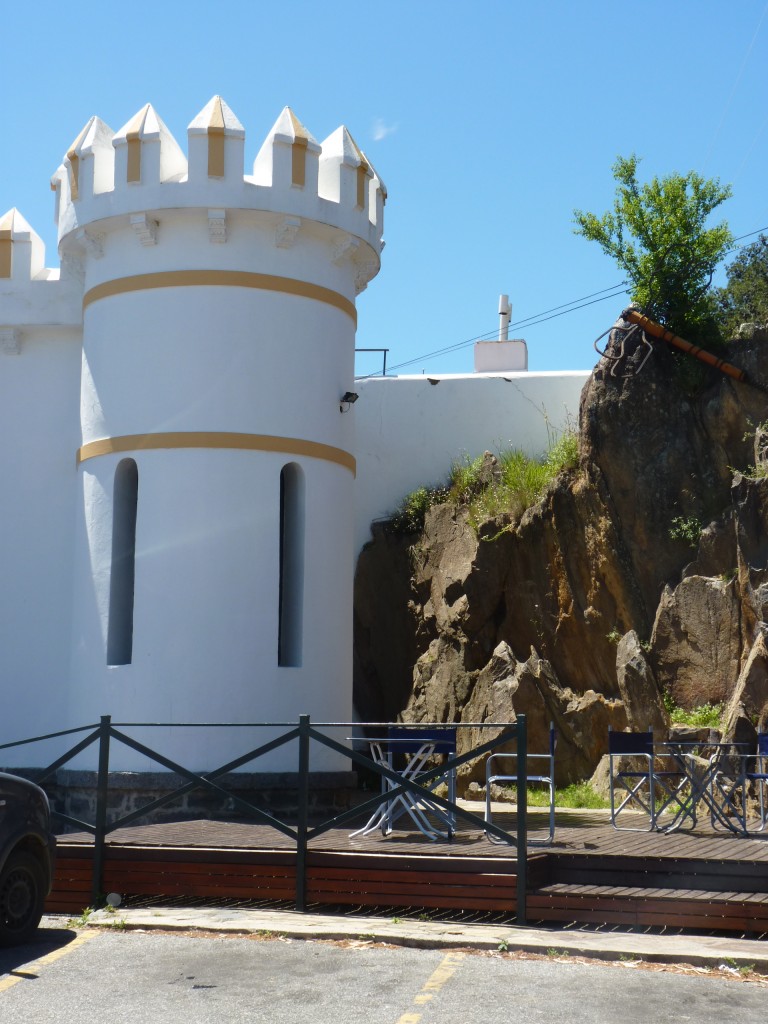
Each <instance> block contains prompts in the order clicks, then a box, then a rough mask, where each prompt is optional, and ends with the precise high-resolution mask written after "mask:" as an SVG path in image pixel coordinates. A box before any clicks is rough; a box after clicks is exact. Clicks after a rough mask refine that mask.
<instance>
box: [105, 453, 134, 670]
mask: <svg viewBox="0 0 768 1024" xmlns="http://www.w3.org/2000/svg"><path fill="white" fill-rule="evenodd" d="M138 497H139V471H138V468H137V466H136V463H135V462H134V461H133V459H123V460H122V461H121V462H120V463H118V466H117V470H116V471H115V484H114V491H113V503H112V569H111V573H110V580H109V624H108V627H107V664H108V665H130V664H131V658H132V656H133V589H134V579H135V575H136V509H137V504H138Z"/></svg>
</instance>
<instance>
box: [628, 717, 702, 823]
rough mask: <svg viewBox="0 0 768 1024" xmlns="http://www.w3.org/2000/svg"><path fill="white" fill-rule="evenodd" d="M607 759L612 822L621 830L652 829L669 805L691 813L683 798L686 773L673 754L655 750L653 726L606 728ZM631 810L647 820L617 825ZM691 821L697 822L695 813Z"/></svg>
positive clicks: (686, 781)
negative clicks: (641, 729) (632, 729)
mask: <svg viewBox="0 0 768 1024" xmlns="http://www.w3.org/2000/svg"><path fill="white" fill-rule="evenodd" d="M608 759H609V770H610V789H611V824H612V825H613V827H614V828H615V829H617V830H618V831H620V832H653V831H654V830H655V829H656V828H657V827H658V822H659V818H660V817H661V815H662V814H663V813H664V812H665V811H667V810H669V808H670V807H672V808H673V809H674V811H675V812H676V816H679V815H689V816H691V815H690V809H689V808H688V806H687V804H686V801H685V792H684V791H685V789H686V787H687V785H688V783H689V775H688V773H687V772H686V771H685V769H684V767H682V766H681V765H679V764H677V763H676V762H675V760H674V757H673V755H671V754H667V753H663V754H658V753H656V752H655V751H654V747H653V730H652V729H651V730H649V731H648V732H614V731H613V729H610V728H609V729H608ZM622 814H624V815H625V821H626V820H627V817H628V816H629V815H631V814H635V815H637V814H642V815H643V817H647V819H648V824H647V825H644V826H643V827H640V826H638V825H634V824H633V825H620V824H619V823H618V820H619V816H620V815H622ZM691 817H692V824H695V823H696V818H695V814H694V815H692V816H691Z"/></svg>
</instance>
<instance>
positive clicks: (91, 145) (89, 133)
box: [64, 116, 115, 202]
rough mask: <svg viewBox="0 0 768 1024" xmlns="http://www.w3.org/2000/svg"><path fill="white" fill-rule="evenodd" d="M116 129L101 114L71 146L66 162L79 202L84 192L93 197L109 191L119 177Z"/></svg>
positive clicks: (71, 192)
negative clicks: (114, 140)
mask: <svg viewBox="0 0 768 1024" xmlns="http://www.w3.org/2000/svg"><path fill="white" fill-rule="evenodd" d="M114 134H115V133H114V132H113V131H112V129H111V128H110V127H109V125H108V124H105V123H104V122H103V121H102V120H101V118H100V117H96V116H94V117H91V118H90V120H89V121H88V123H87V124H86V126H85V127H84V128H83V130H82V131H81V132H80V134H79V135H78V136H77V138H76V139H75V141H74V142H73V143H72V145H71V146H70V147H69V149H68V150H67V154H66V156H65V158H64V165H65V167H66V169H67V183H68V185H69V198H70V199H71V200H72V201H73V202H77V200H78V199H80V197H81V196H85V197H90V196H92V195H95V194H97V193H99V192H109V191H110V190H111V189H112V188H113V187H114V180H115V150H114V148H113V146H112V139H113V138H114Z"/></svg>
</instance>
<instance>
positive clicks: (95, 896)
mask: <svg viewBox="0 0 768 1024" xmlns="http://www.w3.org/2000/svg"><path fill="white" fill-rule="evenodd" d="M111 728H112V716H111V715H102V716H101V722H100V724H99V774H98V779H97V782H96V822H95V830H94V833H93V873H92V876H91V901H92V905H93V906H94V907H95V906H96V905H97V903H98V902H99V900H100V899H101V897H102V895H103V892H104V887H103V881H104V839H105V836H106V834H107V798H108V793H109V737H110V730H111Z"/></svg>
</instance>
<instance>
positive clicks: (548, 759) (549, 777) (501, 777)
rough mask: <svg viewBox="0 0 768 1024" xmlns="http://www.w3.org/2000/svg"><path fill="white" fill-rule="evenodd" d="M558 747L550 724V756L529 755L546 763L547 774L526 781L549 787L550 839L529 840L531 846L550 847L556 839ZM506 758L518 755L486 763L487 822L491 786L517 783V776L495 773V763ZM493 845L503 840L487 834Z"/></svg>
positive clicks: (502, 755)
mask: <svg viewBox="0 0 768 1024" xmlns="http://www.w3.org/2000/svg"><path fill="white" fill-rule="evenodd" d="M556 745H557V738H556V736H555V724H554V722H550V723H549V753H548V754H528V758H527V760H528V761H535V762H536V763H539V762H542V761H543V762H545V763H546V765H547V769H548V770H547V773H546V774H543V775H542V774H539V775H528V776H526V780H527V781H528V782H541V783H544V784H545V785H547V786H548V787H549V837H548V838H547V839H531V838H530V837H529V839H528V845H529V846H549V845H551V844H552V842H553V841H554V838H555V747H556ZM504 758H507V759H512V758H517V754H507V753H499V754H491V755H490V757H489V758H488V760H487V761H486V762H485V820H486V821H487V822H490V821H491V786H492V784H493V783H494V782H517V775H505V774H503V773H498V772H497V773H494V771H493V770H492V769H493V762H494V761H501V760H503V759H504ZM486 835H487V836H488V838H489V839H490V841H491V842H492V843H499V842H501V841H502V840H500V839H497V838H496V836H493V835H491V834H490V833H488V832H487V833H486Z"/></svg>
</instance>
